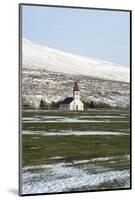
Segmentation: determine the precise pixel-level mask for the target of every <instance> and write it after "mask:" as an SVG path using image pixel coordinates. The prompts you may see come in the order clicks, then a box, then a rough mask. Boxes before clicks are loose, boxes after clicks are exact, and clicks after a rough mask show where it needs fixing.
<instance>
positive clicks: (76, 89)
mask: <svg viewBox="0 0 135 200" xmlns="http://www.w3.org/2000/svg"><path fill="white" fill-rule="evenodd" d="M73 91H80V88H79V85H78V83H77V82H75V85H74V90H73Z"/></svg>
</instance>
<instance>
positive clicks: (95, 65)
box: [23, 39, 129, 82]
mask: <svg viewBox="0 0 135 200" xmlns="http://www.w3.org/2000/svg"><path fill="white" fill-rule="evenodd" d="M23 65H24V66H27V67H30V68H32V67H33V68H38V69H39V68H40V69H45V70H47V71H52V72H60V73H66V74H75V75H86V76H90V77H94V78H100V79H105V80H114V81H121V82H129V68H127V67H124V66H120V65H117V64H112V63H109V62H105V61H101V60H97V59H91V58H85V57H81V56H76V55H72V54H69V53H64V52H62V51H58V50H54V49H51V48H48V47H46V46H40V45H37V44H34V43H33V42H30V41H28V40H26V39H23Z"/></svg>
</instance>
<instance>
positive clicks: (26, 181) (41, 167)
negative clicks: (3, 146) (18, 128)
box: [22, 110, 130, 193]
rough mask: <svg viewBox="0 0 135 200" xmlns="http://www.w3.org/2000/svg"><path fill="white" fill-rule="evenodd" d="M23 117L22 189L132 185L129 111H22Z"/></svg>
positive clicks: (49, 190) (121, 186)
mask: <svg viewBox="0 0 135 200" xmlns="http://www.w3.org/2000/svg"><path fill="white" fill-rule="evenodd" d="M22 122H23V123H22V129H23V135H22V152H23V155H22V158H23V193H42V192H44V193H51V192H63V191H64V192H65V191H67V192H70V191H84V190H86V191H87V190H88V191H90V190H101V189H116V188H129V187H130V124H129V112H128V111H123V110H107V111H104V110H90V111H84V112H60V111H27V112H26V111H25V112H23V121H22ZM52 132H53V134H52V135H51V133H52ZM74 132H75V133H76V135H73V134H72V133H74ZM48 133H50V135H48ZM55 133H58V134H59V135H57V134H55ZM61 133H62V134H61ZM65 133H67V134H65ZM77 133H80V134H78V135H77ZM83 133H87V134H86V135H85V134H84V135H83ZM100 133H101V134H100ZM107 133H109V134H107ZM115 133H117V134H115ZM64 134H65V135H64ZM58 166H59V167H58ZM57 167H58V170H56V169H57ZM125 174H126V175H125ZM78 176H79V177H78ZM94 176H96V178H94ZM81 177H82V179H81ZM122 177H123V178H122ZM77 178H78V182H79V183H80V184H79V185H77V184H76V183H75V182H76V181H75V182H74V181H73V180H77ZM79 178H80V179H81V180H80V179H79ZM87 179H88V180H87ZM71 180H72V181H73V184H71V182H72V181H71ZM94 180H97V182H93V181H94ZM80 181H81V182H80ZM54 183H56V185H58V187H56V186H55V187H54ZM69 183H70V185H71V186H70V185H69ZM38 184H39V187H37V185H38ZM41 185H42V186H41ZM45 187H46V188H47V189H46V188H45Z"/></svg>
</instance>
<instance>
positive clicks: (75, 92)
mask: <svg viewBox="0 0 135 200" xmlns="http://www.w3.org/2000/svg"><path fill="white" fill-rule="evenodd" d="M73 97H74V99H75V101H77V100H79V99H80V88H79V85H78V83H77V82H75V84H74V89H73Z"/></svg>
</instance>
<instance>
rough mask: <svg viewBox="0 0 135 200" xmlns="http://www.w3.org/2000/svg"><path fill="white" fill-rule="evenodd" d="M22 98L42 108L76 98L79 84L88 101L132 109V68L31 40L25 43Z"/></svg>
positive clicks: (23, 46)
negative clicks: (42, 104)
mask: <svg viewBox="0 0 135 200" xmlns="http://www.w3.org/2000/svg"><path fill="white" fill-rule="evenodd" d="M22 50H23V51H22V52H23V54H22V92H23V93H22V95H23V102H24V104H29V105H32V106H33V107H38V106H39V102H40V99H41V98H44V100H45V101H46V102H52V101H59V100H62V99H63V98H65V97H66V96H71V95H72V87H73V83H74V81H79V83H80V88H81V96H82V99H83V100H84V101H89V102H90V101H91V100H93V101H96V102H99V101H100V102H103V103H106V104H109V105H111V106H120V107H126V106H128V105H129V78H130V72H129V68H128V67H125V66H120V65H117V64H112V63H109V62H105V61H101V60H97V59H92V58H85V57H81V56H77V55H72V54H69V53H65V52H62V51H59V50H55V49H52V48H48V47H46V46H41V45H37V44H35V43H33V42H31V41H29V40H27V39H23V43H22Z"/></svg>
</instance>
